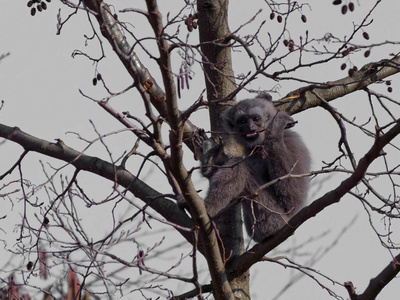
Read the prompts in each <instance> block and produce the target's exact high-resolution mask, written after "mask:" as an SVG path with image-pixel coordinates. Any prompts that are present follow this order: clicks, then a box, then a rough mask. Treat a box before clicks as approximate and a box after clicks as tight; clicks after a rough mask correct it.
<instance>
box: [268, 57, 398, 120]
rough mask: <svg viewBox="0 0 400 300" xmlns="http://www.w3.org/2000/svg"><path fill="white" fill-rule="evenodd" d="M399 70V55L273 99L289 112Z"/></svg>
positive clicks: (297, 110)
mask: <svg viewBox="0 0 400 300" xmlns="http://www.w3.org/2000/svg"><path fill="white" fill-rule="evenodd" d="M399 72H400V56H396V57H394V58H392V59H390V60H388V59H384V60H381V61H379V62H373V63H369V64H366V65H365V66H363V67H362V68H361V69H360V70H359V71H357V72H355V73H354V75H353V76H352V77H349V76H348V77H345V78H342V79H339V80H335V81H329V82H327V83H324V84H321V85H309V86H305V87H302V88H300V89H297V90H295V91H292V92H290V93H289V94H288V95H287V96H285V97H284V98H282V99H280V100H278V101H274V104H275V106H276V107H277V108H278V109H279V110H285V111H287V112H289V113H290V114H295V113H299V112H301V111H303V110H306V109H309V108H313V107H317V106H320V105H321V100H320V99H319V98H318V97H317V96H316V94H317V95H319V96H320V97H321V98H322V99H324V100H325V101H327V102H329V101H332V100H335V99H337V98H340V97H343V96H345V95H347V94H350V93H352V92H355V91H357V90H362V89H364V88H365V87H366V86H368V85H370V84H372V83H376V82H379V81H381V80H383V79H384V78H386V77H388V76H391V75H393V74H396V73H399Z"/></svg>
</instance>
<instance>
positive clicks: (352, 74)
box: [349, 69, 354, 77]
mask: <svg viewBox="0 0 400 300" xmlns="http://www.w3.org/2000/svg"><path fill="white" fill-rule="evenodd" d="M349 76H350V77H353V76H354V70H353V69H349Z"/></svg>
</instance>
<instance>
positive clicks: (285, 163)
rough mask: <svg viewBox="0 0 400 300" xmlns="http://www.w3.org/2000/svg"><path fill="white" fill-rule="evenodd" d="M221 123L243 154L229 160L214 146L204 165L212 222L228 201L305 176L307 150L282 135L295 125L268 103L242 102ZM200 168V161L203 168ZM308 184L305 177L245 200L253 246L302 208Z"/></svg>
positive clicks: (295, 138) (259, 100) (292, 137)
mask: <svg viewBox="0 0 400 300" xmlns="http://www.w3.org/2000/svg"><path fill="white" fill-rule="evenodd" d="M223 118H224V122H225V127H226V132H227V133H228V134H232V135H234V138H235V141H236V143H238V144H240V145H242V146H243V147H244V152H245V153H244V158H242V157H240V158H239V157H235V158H228V157H226V156H224V155H221V151H222V150H221V149H219V148H223V147H220V146H217V147H219V148H217V147H214V148H213V151H214V152H213V154H212V156H213V157H210V156H209V157H208V158H207V159H206V160H208V163H209V164H208V166H206V167H203V168H206V169H205V170H207V171H204V170H203V173H204V175H205V176H207V177H209V180H210V188H209V191H208V195H207V197H206V199H205V202H206V208H207V212H208V213H209V215H210V216H211V217H214V216H216V215H217V214H218V213H219V212H220V211H221V210H222V209H223V208H224V207H226V206H227V205H228V204H229V202H231V201H232V200H234V199H237V198H238V197H240V196H248V195H251V194H253V193H254V192H255V191H256V190H257V189H258V188H259V187H260V186H261V185H263V184H265V183H267V182H269V181H271V180H273V179H276V178H279V177H281V176H284V175H287V174H288V173H289V172H290V170H291V169H292V168H293V167H294V169H293V174H303V173H307V172H309V163H310V158H309V154H308V150H307V148H306V147H305V145H304V144H303V142H302V141H301V139H300V137H299V136H298V135H297V133H295V132H292V131H291V130H288V129H286V128H288V127H291V126H292V125H293V124H294V120H293V119H292V117H290V115H289V114H288V113H286V112H281V111H279V112H278V111H277V110H276V109H275V107H274V105H273V104H272V102H271V101H270V98H268V97H262V96H260V97H258V98H255V99H248V100H244V101H241V102H239V103H238V104H237V105H235V106H233V107H232V108H230V109H228V110H227V111H226V112H225V114H224V115H223ZM205 145H206V148H207V149H208V150H209V149H210V148H211V147H210V144H207V143H205ZM203 148H204V144H203ZM221 158H224V159H223V160H222V159H221ZM205 163H206V162H205V161H204V159H203V160H202V164H203V166H204V165H205ZM211 166H214V167H211ZM211 170H212V171H211ZM308 182H309V179H308V178H307V177H303V178H288V179H284V180H280V181H278V182H276V183H275V184H273V185H272V186H269V187H267V188H266V189H264V190H262V191H260V192H259V194H258V196H257V197H256V198H255V199H248V198H244V200H243V202H242V203H243V215H244V223H245V226H246V229H247V232H248V233H249V235H250V236H252V237H253V239H254V240H255V241H257V242H258V241H261V240H263V239H264V238H265V237H267V236H268V235H270V234H272V233H274V232H275V231H276V230H278V229H279V228H281V227H282V226H283V225H284V224H285V223H286V222H287V220H288V219H289V218H290V217H291V216H292V215H293V214H295V213H296V212H297V211H299V210H300V209H301V208H302V207H303V206H304V203H305V200H306V196H307V190H308Z"/></svg>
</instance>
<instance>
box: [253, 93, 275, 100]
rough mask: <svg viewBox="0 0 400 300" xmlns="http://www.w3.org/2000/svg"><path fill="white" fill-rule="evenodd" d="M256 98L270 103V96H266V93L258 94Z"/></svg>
mask: <svg viewBox="0 0 400 300" xmlns="http://www.w3.org/2000/svg"><path fill="white" fill-rule="evenodd" d="M257 98H261V99H265V100H267V101H269V102H272V96H271V95H270V94H268V93H267V92H263V93H260V94H258V97H257Z"/></svg>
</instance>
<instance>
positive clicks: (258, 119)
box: [236, 112, 268, 148]
mask: <svg viewBox="0 0 400 300" xmlns="http://www.w3.org/2000/svg"><path fill="white" fill-rule="evenodd" d="M267 121H268V120H267V118H266V116H265V115H262V114H260V113H259V112H251V113H250V112H249V113H248V114H243V115H241V116H239V117H238V119H237V120H236V130H237V133H238V134H239V135H240V138H241V139H242V141H243V146H245V147H246V148H253V147H254V146H257V145H262V144H263V143H264V140H265V137H266V134H267V133H266V130H265V128H266V125H267V124H266V123H267Z"/></svg>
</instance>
